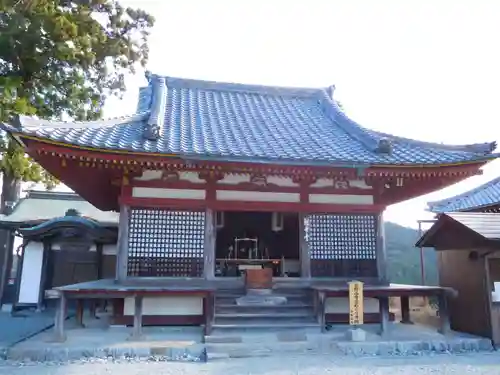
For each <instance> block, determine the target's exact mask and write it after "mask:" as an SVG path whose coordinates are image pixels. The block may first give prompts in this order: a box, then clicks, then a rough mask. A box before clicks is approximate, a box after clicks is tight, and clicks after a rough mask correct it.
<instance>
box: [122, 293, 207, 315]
mask: <svg viewBox="0 0 500 375" xmlns="http://www.w3.org/2000/svg"><path fill="white" fill-rule="evenodd" d="M134 303H135V302H134V298H133V297H127V298H125V299H124V306H123V314H124V315H134V306H135V305H134ZM142 314H143V315H202V314H203V298H202V297H193V296H177V297H144V299H143V302H142Z"/></svg>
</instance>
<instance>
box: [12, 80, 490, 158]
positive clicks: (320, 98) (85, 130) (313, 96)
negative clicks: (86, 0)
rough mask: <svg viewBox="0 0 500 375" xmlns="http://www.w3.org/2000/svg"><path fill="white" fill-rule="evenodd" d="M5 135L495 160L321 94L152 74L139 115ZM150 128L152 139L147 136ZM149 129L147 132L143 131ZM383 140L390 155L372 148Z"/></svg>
mask: <svg viewBox="0 0 500 375" xmlns="http://www.w3.org/2000/svg"><path fill="white" fill-rule="evenodd" d="M3 127H4V128H5V129H6V130H7V131H11V132H17V133H21V134H26V135H31V136H36V137H40V138H44V139H48V140H52V141H58V142H63V143H67V144H70V145H76V146H85V147H92V148H97V149H109V150H129V151H132V152H133V151H135V152H148V153H162V154H174V155H178V156H180V157H184V158H187V159H189V158H192V159H195V160H196V159H212V160H226V161H228V160H233V161H239V160H240V161H252V162H280V163H288V164H312V165H314V164H324V165H331V164H341V165H342V164H351V165H352V164H357V165H359V164H361V165H370V164H380V165H388V164H390V165H392V164H401V165H405V164H424V165H425V164H445V163H459V162H465V161H472V160H486V159H491V158H493V157H496V155H493V154H492V152H493V150H494V148H495V144H494V143H485V144H479V145H468V146H446V145H442V144H435V143H427V142H419V141H415V140H410V139H405V138H400V137H396V136H392V135H388V134H383V133H379V132H375V131H372V130H369V129H366V128H363V127H361V126H360V125H358V124H357V123H355V122H354V121H352V120H351V119H349V118H348V117H347V116H346V115H345V114H344V113H343V112H342V111H341V110H340V108H339V107H338V106H337V105H336V103H335V101H334V100H332V98H331V97H330V95H329V88H327V89H307V88H306V89H303V88H281V87H264V86H251V85H241V84H229V83H217V82H207V81H196V80H187V79H178V78H168V77H159V76H150V85H149V86H148V87H146V88H143V89H141V90H140V94H139V100H138V106H137V114H136V115H134V116H127V117H123V118H119V119H113V120H102V121H97V122H91V123H71V124H69V123H55V122H48V121H39V120H35V119H33V118H21V119H20V121H19V124H17V126H9V125H5V124H4V125H3ZM148 127H156V129H157V130H158V139H156V140H150V139H147V138H146V137H145V135H144V134H145V130H148ZM149 130H150V129H149ZM381 140H389V142H390V143H391V152H390V153H383V152H380V151H379V150H377V148H378V146H379V144H380V142H381Z"/></svg>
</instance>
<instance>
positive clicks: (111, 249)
mask: <svg viewBox="0 0 500 375" xmlns="http://www.w3.org/2000/svg"><path fill="white" fill-rule="evenodd" d="M51 249H52V250H55V251H59V250H61V245H60V244H58V243H53V244H52V245H51ZM89 251H97V249H96V246H95V245H92V246H91V247H90V249H89ZM102 254H103V255H116V245H104V246H103V247H102Z"/></svg>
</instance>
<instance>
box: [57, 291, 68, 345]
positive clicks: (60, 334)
mask: <svg viewBox="0 0 500 375" xmlns="http://www.w3.org/2000/svg"><path fill="white" fill-rule="evenodd" d="M65 320H66V296H65V295H64V293H62V294H61V297H60V298H59V306H58V308H57V311H56V316H55V322H54V341H56V342H64V341H66V333H65V332H64V321H65Z"/></svg>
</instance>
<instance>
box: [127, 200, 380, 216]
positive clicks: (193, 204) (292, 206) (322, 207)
mask: <svg viewBox="0 0 500 375" xmlns="http://www.w3.org/2000/svg"><path fill="white" fill-rule="evenodd" d="M120 203H121V204H124V205H128V206H131V207H144V208H163V209H172V210H196V211H203V210H205V209H206V208H211V209H214V210H216V211H261V212H317V213H360V214H361V213H363V214H367V213H378V212H380V211H383V210H384V209H385V206H383V205H352V204H316V203H285V202H245V201H213V200H211V201H206V200H201V199H200V200H197V199H164V198H133V197H130V196H122V197H121V198H120Z"/></svg>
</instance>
